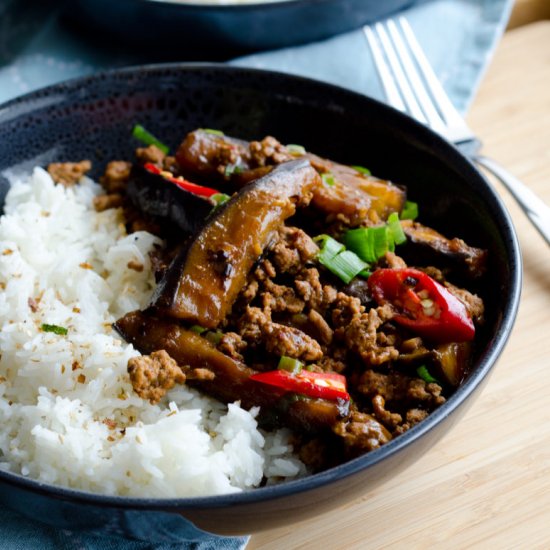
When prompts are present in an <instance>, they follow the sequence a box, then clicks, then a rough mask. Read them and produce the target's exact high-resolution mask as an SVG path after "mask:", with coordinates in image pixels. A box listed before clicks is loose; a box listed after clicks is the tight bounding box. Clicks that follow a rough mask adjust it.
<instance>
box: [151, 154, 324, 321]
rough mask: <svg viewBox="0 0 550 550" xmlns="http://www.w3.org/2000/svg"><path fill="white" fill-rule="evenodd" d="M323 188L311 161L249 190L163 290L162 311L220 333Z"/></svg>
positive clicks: (183, 258)
mask: <svg viewBox="0 0 550 550" xmlns="http://www.w3.org/2000/svg"><path fill="white" fill-rule="evenodd" d="M319 185H321V180H320V177H319V175H318V174H317V172H315V170H313V168H312V167H311V165H310V164H309V162H308V161H307V160H305V159H300V160H295V161H290V162H287V163H284V164H281V165H280V166H278V167H277V168H276V169H274V170H273V171H272V172H270V173H269V174H268V175H267V176H265V177H263V178H261V179H259V180H257V181H255V182H253V183H251V184H249V185H248V186H246V187H244V188H243V189H242V190H241V191H240V192H239V193H238V194H237V195H235V196H234V197H233V198H232V199H231V200H229V201H228V202H227V203H225V204H224V205H223V206H222V207H221V208H220V209H219V210H218V211H217V212H215V213H214V214H213V215H212V216H211V217H210V218H209V220H208V222H207V224H206V225H205V226H204V227H203V229H202V230H201V231H200V232H199V233H198V234H197V235H196V236H195V237H194V239H193V240H192V242H191V243H190V244H189V245H188V246H187V247H186V248H185V249H184V250H183V251H182V253H181V254H180V255H179V256H177V257H176V259H175V260H174V262H173V263H172V264H171V266H170V267H169V269H168V271H167V272H166V274H165V276H164V277H163V279H162V280H161V282H160V284H159V285H158V286H157V289H156V292H155V294H154V296H153V300H152V304H153V305H154V307H156V308H157V309H158V310H159V311H162V312H163V313H165V314H166V315H168V316H170V317H175V318H178V319H182V320H185V321H188V322H190V323H193V324H197V325H200V326H202V327H205V328H215V327H217V326H218V325H219V324H220V323H221V322H222V321H223V320H224V318H225V316H226V314H227V313H228V312H229V311H230V309H231V306H232V305H233V303H234V301H235V299H236V298H237V295H238V294H239V292H240V291H241V289H242V288H243V286H244V284H245V282H246V278H247V276H248V272H249V271H250V269H251V268H252V266H253V264H254V263H255V262H256V261H257V260H258V258H259V257H260V256H261V254H262V253H263V251H264V249H265V248H266V247H268V245H269V244H270V242H271V241H272V240H273V238H274V236H275V233H276V231H277V230H278V229H279V228H280V227H281V226H282V225H283V223H284V221H285V220H286V219H287V218H289V217H290V216H292V215H293V214H294V213H295V212H296V207H297V206H306V205H307V204H308V203H309V201H310V200H311V196H312V193H313V191H314V190H315V189H316V188H317V187H318V186H319Z"/></svg>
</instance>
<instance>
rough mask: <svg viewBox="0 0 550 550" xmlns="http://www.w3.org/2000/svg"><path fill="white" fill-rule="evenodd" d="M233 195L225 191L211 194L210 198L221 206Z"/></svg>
mask: <svg viewBox="0 0 550 550" xmlns="http://www.w3.org/2000/svg"><path fill="white" fill-rule="evenodd" d="M230 198H231V197H230V196H229V195H226V194H225V193H214V194H213V195H210V200H211V201H212V202H213V203H214V204H215V205H216V206H221V205H222V204H223V203H224V202H227V201H228V200H229V199H230Z"/></svg>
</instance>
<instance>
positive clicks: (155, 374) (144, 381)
mask: <svg viewBox="0 0 550 550" xmlns="http://www.w3.org/2000/svg"><path fill="white" fill-rule="evenodd" d="M128 374H129V375H130V381H131V382H132V386H133V388H134V391H135V392H136V393H137V394H138V395H139V396H140V397H141V398H143V399H147V400H149V401H150V402H151V403H158V402H159V401H160V400H161V399H162V398H163V397H164V395H165V394H166V392H167V391H168V390H170V389H172V388H173V387H174V386H175V385H176V384H183V383H185V379H186V376H185V374H184V373H183V371H182V370H181V369H180V367H179V366H178V364H177V363H176V362H175V361H174V359H172V358H171V357H170V356H169V355H168V353H166V351H165V350H159V351H154V352H153V353H151V355H140V356H138V357H132V358H131V359H130V360H129V361H128Z"/></svg>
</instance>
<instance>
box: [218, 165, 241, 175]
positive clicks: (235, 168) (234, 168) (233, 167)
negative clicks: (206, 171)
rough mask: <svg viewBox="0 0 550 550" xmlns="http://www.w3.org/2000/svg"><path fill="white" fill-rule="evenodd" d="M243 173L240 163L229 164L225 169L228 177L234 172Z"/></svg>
mask: <svg viewBox="0 0 550 550" xmlns="http://www.w3.org/2000/svg"><path fill="white" fill-rule="evenodd" d="M242 173H243V168H242V166H239V165H238V164H228V165H227V166H226V167H225V170H224V173H223V174H224V176H225V177H226V178H229V177H230V176H232V175H233V174H242Z"/></svg>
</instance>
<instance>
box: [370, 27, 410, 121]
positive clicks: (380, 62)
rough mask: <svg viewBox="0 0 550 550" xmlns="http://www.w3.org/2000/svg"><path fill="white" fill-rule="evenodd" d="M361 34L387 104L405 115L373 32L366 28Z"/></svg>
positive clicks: (405, 110) (401, 101)
mask: <svg viewBox="0 0 550 550" xmlns="http://www.w3.org/2000/svg"><path fill="white" fill-rule="evenodd" d="M363 32H364V33H365V36H366V38H367V42H368V43H369V46H370V50H371V53H372V57H373V59H374V64H375V65H376V69H377V71H378V75H379V76H380V80H381V81H382V87H383V88H384V93H385V94H386V98H387V100H388V103H389V104H390V105H392V106H393V107H395V108H396V109H399V110H400V111H402V112H403V113H406V112H407V108H406V106H405V104H404V103H403V100H402V99H401V95H400V93H399V89H398V88H397V86H396V85H395V81H394V79H393V77H392V74H391V71H390V70H389V69H388V66H387V65H386V61H385V60H384V55H383V54H382V51H381V50H380V46H379V45H378V41H377V40H376V37H375V36H374V32H373V31H372V29H371V27H368V26H365V27H363Z"/></svg>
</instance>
